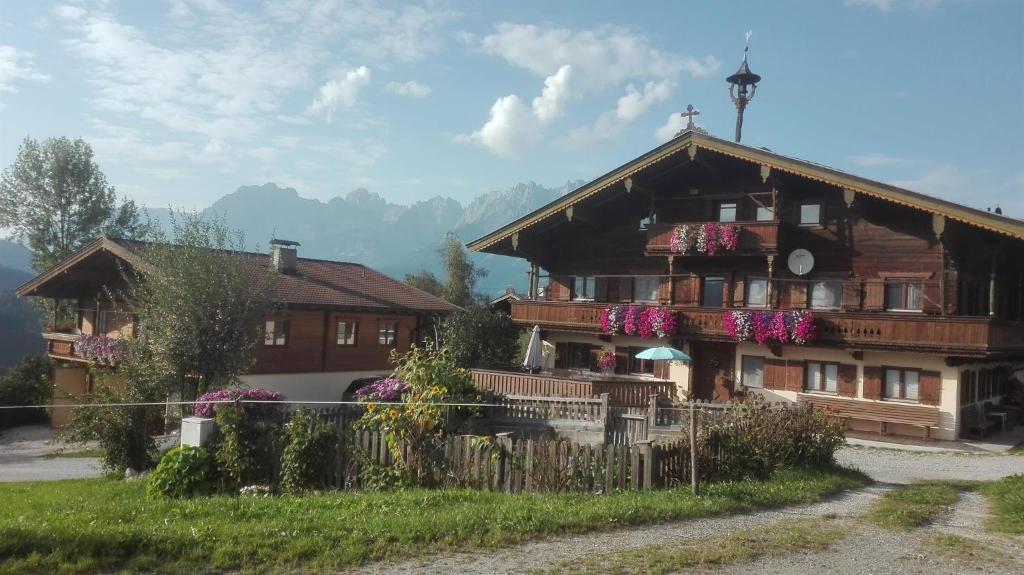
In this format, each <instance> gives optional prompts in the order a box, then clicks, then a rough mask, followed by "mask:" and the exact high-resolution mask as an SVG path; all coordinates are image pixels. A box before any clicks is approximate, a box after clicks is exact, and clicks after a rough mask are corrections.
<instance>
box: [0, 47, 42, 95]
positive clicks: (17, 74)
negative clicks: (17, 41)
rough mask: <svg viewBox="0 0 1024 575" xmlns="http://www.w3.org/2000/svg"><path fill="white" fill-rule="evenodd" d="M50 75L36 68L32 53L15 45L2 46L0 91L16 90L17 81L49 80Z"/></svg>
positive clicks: (0, 55)
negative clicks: (33, 63)
mask: <svg viewBox="0 0 1024 575" xmlns="http://www.w3.org/2000/svg"><path fill="white" fill-rule="evenodd" d="M49 81H50V76H49V75H48V74H44V73H42V72H40V71H38V70H36V69H35V68H34V67H33V65H32V54H30V53H29V52H25V51H24V50H18V49H17V48H15V47H14V46H0V92H14V91H15V87H14V84H15V83H17V82H49Z"/></svg>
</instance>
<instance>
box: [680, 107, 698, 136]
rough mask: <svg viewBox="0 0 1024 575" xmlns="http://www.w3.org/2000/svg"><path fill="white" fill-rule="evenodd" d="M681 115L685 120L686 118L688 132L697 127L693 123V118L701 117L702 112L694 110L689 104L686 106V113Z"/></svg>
mask: <svg viewBox="0 0 1024 575" xmlns="http://www.w3.org/2000/svg"><path fill="white" fill-rule="evenodd" d="M679 115H680V116H682V117H684V118H686V129H687V130H692V129H694V128H695V127H696V125H695V124H694V123H693V117H694V116H699V115H700V111H698V110H694V109H693V104H687V105H686V111H685V112H680V113H679Z"/></svg>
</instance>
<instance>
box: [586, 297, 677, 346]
mask: <svg viewBox="0 0 1024 575" xmlns="http://www.w3.org/2000/svg"><path fill="white" fill-rule="evenodd" d="M677 325H678V324H677V321H676V314H675V313H673V312H672V310H670V309H668V308H664V307H646V306H638V305H631V306H611V307H609V308H606V309H605V310H604V311H603V312H602V313H601V331H602V332H604V333H606V334H608V335H616V334H625V335H636V336H639V337H641V338H644V339H647V338H651V337H668V336H670V335H675V333H676V328H677Z"/></svg>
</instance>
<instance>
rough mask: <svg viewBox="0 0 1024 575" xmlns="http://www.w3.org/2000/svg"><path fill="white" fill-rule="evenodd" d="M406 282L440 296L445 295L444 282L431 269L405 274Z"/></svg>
mask: <svg viewBox="0 0 1024 575" xmlns="http://www.w3.org/2000/svg"><path fill="white" fill-rule="evenodd" d="M405 283H407V284H409V285H411V286H412V287H414V288H417V289H421V290H423V291H425V292H427V293H428V294H430V295H434V296H437V297H439V298H443V297H444V295H445V294H444V283H443V282H442V281H441V280H439V279H437V276H435V275H434V272H432V271H430V270H425V269H423V270H420V271H418V272H416V273H414V274H405Z"/></svg>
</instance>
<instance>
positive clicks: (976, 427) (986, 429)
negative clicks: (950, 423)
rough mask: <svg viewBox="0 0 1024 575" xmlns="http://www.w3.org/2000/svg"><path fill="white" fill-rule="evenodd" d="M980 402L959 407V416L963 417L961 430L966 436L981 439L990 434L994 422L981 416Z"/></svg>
mask: <svg viewBox="0 0 1024 575" xmlns="http://www.w3.org/2000/svg"><path fill="white" fill-rule="evenodd" d="M983 409H984V407H983V406H982V405H981V404H978V403H976V404H974V405H966V406H964V407H962V408H961V409H960V417H961V418H962V419H963V424H962V427H961V428H962V430H963V434H964V435H966V436H967V437H971V438H974V439H981V438H982V437H988V436H989V435H992V430H993V429H995V426H996V422H994V421H992V420H990V419H988V418H986V417H983V416H982V410H983Z"/></svg>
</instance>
